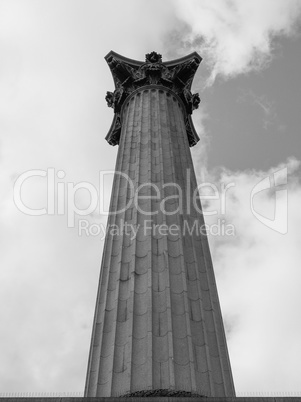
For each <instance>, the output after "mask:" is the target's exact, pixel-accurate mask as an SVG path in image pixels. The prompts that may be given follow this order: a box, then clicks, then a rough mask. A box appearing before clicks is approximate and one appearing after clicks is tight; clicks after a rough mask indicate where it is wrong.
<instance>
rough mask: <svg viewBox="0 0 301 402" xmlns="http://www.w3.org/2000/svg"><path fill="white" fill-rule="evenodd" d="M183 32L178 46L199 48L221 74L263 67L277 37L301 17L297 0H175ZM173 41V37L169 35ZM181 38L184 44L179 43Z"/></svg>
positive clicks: (289, 30)
mask: <svg viewBox="0 0 301 402" xmlns="http://www.w3.org/2000/svg"><path fill="white" fill-rule="evenodd" d="M174 3H175V11H176V14H177V17H178V19H179V20H180V21H182V22H184V23H185V24H186V25H185V26H183V25H180V27H181V28H180V29H181V35H178V36H177V35H176V39H177V41H176V43H174V47H175V49H174V51H176V48H178V49H179V50H180V52H187V50H189V49H190V50H198V51H199V52H200V54H201V55H202V56H203V57H204V61H205V63H208V64H209V66H210V69H211V70H212V71H211V76H210V78H209V80H208V82H207V84H210V83H211V84H212V82H213V81H214V79H215V77H216V76H217V75H219V74H220V75H222V76H224V77H231V76H234V75H237V74H241V73H247V72H249V71H251V70H254V69H255V70H256V69H260V68H262V67H264V66H265V65H266V63H268V62H269V61H270V59H271V57H272V52H273V39H274V38H275V37H277V35H280V34H281V35H292V34H294V32H295V28H296V25H297V23H298V22H299V19H300V13H301V3H300V1H298V0H244V1H241V0H229V1H224V0H215V1H210V0H189V1H185V2H184V1H182V0H175V2H174ZM169 39H170V41H171V43H172V40H171V37H170V38H169ZM179 42H180V44H181V45H180V46H179Z"/></svg>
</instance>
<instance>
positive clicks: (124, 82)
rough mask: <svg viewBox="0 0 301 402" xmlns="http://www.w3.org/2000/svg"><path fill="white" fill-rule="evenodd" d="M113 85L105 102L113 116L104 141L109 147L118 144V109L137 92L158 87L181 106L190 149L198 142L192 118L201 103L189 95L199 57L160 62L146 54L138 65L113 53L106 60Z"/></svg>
mask: <svg viewBox="0 0 301 402" xmlns="http://www.w3.org/2000/svg"><path fill="white" fill-rule="evenodd" d="M105 60H106V62H107V63H108V65H109V67H110V70H111V73H112V76H113V79H114V83H115V91H114V92H109V91H108V92H107V95H106V101H107V104H108V106H109V107H112V108H113V109H114V112H115V116H114V120H113V123H112V126H111V128H110V130H109V133H108V135H107V136H106V140H107V141H108V142H109V144H111V145H116V144H118V143H119V138H120V133H121V126H122V121H121V120H122V116H121V108H122V106H123V104H124V102H125V100H126V99H127V98H128V97H129V96H130V95H131V94H132V93H133V92H134V91H136V90H138V89H139V88H142V87H147V86H154V85H155V86H161V87H163V89H166V90H169V91H171V92H172V93H173V94H174V95H176V96H177V98H178V100H179V101H180V102H181V103H182V105H183V112H184V114H185V116H184V117H185V125H186V132H187V136H188V141H189V145H190V146H193V145H195V144H196V143H197V142H198V141H199V137H198V135H197V133H196V131H195V129H194V126H193V123H192V120H191V114H192V112H193V110H195V109H197V108H198V106H199V103H200V97H199V94H198V93H196V94H192V93H191V85H192V81H193V78H194V75H195V72H196V70H197V68H198V66H199V64H200V63H201V61H202V58H201V56H200V55H198V53H196V52H193V53H191V54H189V55H187V56H185V57H181V58H179V59H176V60H172V61H167V62H163V61H162V55H161V54H159V53H156V52H154V51H153V52H151V53H147V54H146V56H145V61H138V60H133V59H129V58H127V57H124V56H121V55H120V54H118V53H115V52H113V51H111V52H109V53H108V54H107V55H106V57H105Z"/></svg>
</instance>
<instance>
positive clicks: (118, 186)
mask: <svg viewBox="0 0 301 402" xmlns="http://www.w3.org/2000/svg"><path fill="white" fill-rule="evenodd" d="M183 108H184V107H183V105H182V103H181V100H180V99H179V98H178V97H177V96H176V95H175V94H173V93H172V91H170V90H168V89H167V88H164V87H160V86H148V87H142V88H140V89H139V90H136V91H135V92H134V93H133V94H132V95H131V96H129V97H128V99H127V100H126V101H125V103H124V105H123V109H122V114H121V118H122V130H121V137H120V144H119V151H118V157H117V164H116V174H115V178H114V183H113V190H112V199H111V206H110V211H111V212H112V213H114V212H115V211H119V212H117V213H116V214H112V215H111V216H110V217H109V220H108V225H109V229H110V228H113V227H114V228H115V229H116V231H115V232H114V233H112V232H110V230H109V231H108V234H107V237H106V241H105V247H104V253H103V261H102V268H101V277H100V284H99V291H98V298H97V305H96V312H95V319H94V325H93V334H92V342H91V350H90V358H89V367H88V375H87V383H86V396H119V395H123V394H126V393H129V392H135V391H139V390H149V389H175V390H184V391H190V392H195V393H198V394H201V395H207V396H225V395H226V396H231V395H234V388H233V381H232V376H231V370H230V363H229V357H228V352H227V347H226V341H225V335H224V329H223V323H222V317H221V312H220V306H219V301H218V295H217V289H216V284H215V279H214V273H213V268H212V262H211V257H210V251H209V247H208V240H207V237H206V235H205V234H204V233H203V234H202V233H200V231H198V230H197V228H200V227H203V226H202V225H204V221H203V216H202V215H201V214H200V213H199V211H198V209H200V208H201V206H200V202H199V200H197V203H196V205H194V203H193V193H194V191H195V189H196V187H197V183H196V179H195V174H194V170H193V165H192V160H191V154H190V149H189V144H188V139H187V135H186V129H185V124H184V109H183ZM119 172H122V173H123V174H124V176H123V175H121V174H120V173H119ZM127 177H128V178H129V179H127ZM175 184H176V185H175ZM139 186H140V187H139ZM137 195H138V197H137ZM115 225H116V226H115ZM117 228H120V230H119V231H118V230H117ZM172 228H173V229H172ZM134 230H135V232H136V231H137V232H136V235H135V234H134Z"/></svg>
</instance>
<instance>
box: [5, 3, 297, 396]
mask: <svg viewBox="0 0 301 402" xmlns="http://www.w3.org/2000/svg"><path fill="white" fill-rule="evenodd" d="M300 17H301V2H300V0H215V1H214V2H213V1H210V0H185V1H184V0H164V1H158V0H152V1H147V0H126V1H122V0H116V1H114V2H109V1H102V0H98V1H96V0H89V1H83V0H64V1H59V0H51V1H50V0H48V1H38V0H22V1H21V0H20V1H16V0H0V55H1V62H0V113H1V115H0V116H1V118H0V184H1V187H0V189H1V198H0V203H1V208H0V245H1V253H0V267H1V268H0V322H1V329H0V392H29V391H31V392H34V391H35V392H46V391H47V392H64V391H69V392H70V391H71V392H81V391H83V388H84V381H85V373H86V366H87V359H88V350H89V343H90V336H91V326H92V318H93V313H94V305H95V297H96V291H97V282H98V276H99V267H100V260H101V255H102V247H103V241H102V240H101V236H100V235H99V236H93V235H90V236H87V235H86V234H85V233H82V235H81V236H80V235H79V229H78V220H79V218H82V217H78V216H76V217H75V224H74V227H73V228H72V227H68V216H67V213H63V212H62V211H61V214H58V213H57V201H56V204H55V208H54V213H52V210H51V206H52V204H51V202H52V200H53V198H52V193H51V189H52V188H53V185H52V184H51V175H52V174H53V175H54V180H55V189H56V190H55V194H54V198H55V199H56V200H58V198H59V199H60V201H59V203H60V206H61V208H63V204H64V202H63V201H64V199H65V200H66V199H67V183H74V185H76V184H77V183H80V182H88V183H91V184H93V185H94V186H95V187H96V188H99V184H98V182H99V172H100V171H104V170H107V171H110V170H112V169H114V166H115V159H116V154H117V148H116V147H115V148H113V147H111V146H109V145H108V144H107V143H106V141H105V140H104V137H105V135H106V134H107V131H108V129H109V127H110V124H111V121H112V118H113V112H112V109H109V108H107V106H106V102H105V100H104V96H105V93H106V91H108V90H113V81H112V78H111V75H110V71H109V68H108V67H107V65H106V63H105V61H104V56H105V55H106V54H107V53H108V52H109V51H110V50H114V51H115V52H117V53H120V54H122V55H124V56H126V57H129V58H133V59H138V60H143V59H144V55H145V53H148V52H150V51H152V50H155V51H157V52H159V53H161V54H162V55H163V60H171V59H174V58H177V57H180V56H184V55H186V54H188V53H190V52H192V51H197V52H198V53H199V54H200V55H201V56H202V57H203V59H204V60H203V62H202V64H201V67H200V68H199V71H198V72H197V75H196V77H195V80H194V86H193V89H194V92H199V93H200V96H201V99H202V103H201V105H200V108H199V109H198V110H197V111H195V112H194V115H193V119H194V123H195V126H196V129H197V131H198V133H199V135H200V137H201V141H200V142H199V144H198V145H197V146H196V147H194V149H192V154H193V159H194V163H195V167H196V173H197V176H198V178H199V180H200V181H202V182H210V183H214V185H215V186H216V188H217V189H219V190H220V189H221V188H222V186H225V185H229V188H228V190H227V193H226V204H225V208H223V205H224V204H223V203H222V202H221V201H220V200H217V201H212V200H210V199H209V200H207V201H206V202H205V203H204V206H205V210H206V211H208V212H211V211H214V210H216V211H217V214H216V215H210V216H208V217H207V222H208V224H211V225H214V224H217V222H221V221H223V222H224V224H225V225H233V227H234V229H235V235H220V236H217V235H216V234H215V233H212V235H211V236H210V246H211V250H212V256H213V261H214V266H215V270H216V277H217V283H218V288H219V294H220V300H221V305H222V310H223V315H224V320H225V327H226V332H227V339H228V346H229V351H230V358H231V363H232V370H233V375H234V381H235V386H236V390H237V393H238V394H246V393H248V392H249V393H251V392H253V393H259V392H265V393H272V394H276V393H282V394H287V393H295V394H299V395H301V386H300V383H301V367H300V360H301V341H300V339H301V314H300V309H301V292H300V284H301V271H300V261H301V247H300V227H301V212H300V209H299V204H300V198H301V184H300V163H301V139H300V127H301V107H300V105H301V84H300V78H299V75H300V68H301V38H300ZM29 170H37V171H38V172H36V173H37V174H38V176H35V177H30V178H29V179H28V180H26V181H25V182H24V184H23V186H22V188H21V190H22V200H23V203H24V205H26V206H27V207H29V208H31V209H42V208H46V207H47V177H48V182H49V183H50V184H49V185H48V190H49V194H50V195H49V197H48V198H49V199H48V214H44V215H40V216H30V215H28V214H25V213H23V212H22V211H20V210H19V209H18V208H17V206H16V205H15V203H14V183H15V182H16V180H17V179H18V177H19V176H20V175H22V174H23V173H24V172H27V171H29ZM43 171H44V172H48V176H47V177H42V176H41V174H43ZM58 172H59V173H58ZM286 173H287V175H286ZM23 177H24V176H23ZM260 183H261V184H260ZM58 184H59V186H58ZM275 186H277V187H275ZM58 188H59V196H58V190H57V189H58ZM260 189H261V190H262V191H260V192H259V190H260ZM252 190H253V192H252ZM64 191H65V192H64ZM109 194H110V179H108V180H107V182H106V183H105V186H104V187H103V188H102V189H101V190H100V197H104V199H105V200H107V199H108V198H109ZM64 197H65V198H64ZM75 201H76V206H77V207H78V208H86V207H87V206H88V204H89V197H88V195H87V191H85V190H79V191H78V192H77V194H76V196H75ZM85 218H86V219H88V220H89V222H90V224H93V223H98V224H104V223H105V221H106V218H105V217H104V216H99V214H97V213H93V214H90V215H89V216H88V217H85ZM69 226H70V225H69Z"/></svg>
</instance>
